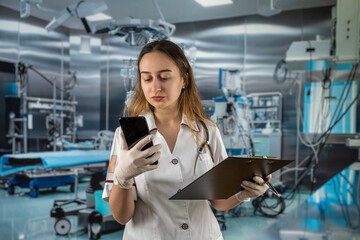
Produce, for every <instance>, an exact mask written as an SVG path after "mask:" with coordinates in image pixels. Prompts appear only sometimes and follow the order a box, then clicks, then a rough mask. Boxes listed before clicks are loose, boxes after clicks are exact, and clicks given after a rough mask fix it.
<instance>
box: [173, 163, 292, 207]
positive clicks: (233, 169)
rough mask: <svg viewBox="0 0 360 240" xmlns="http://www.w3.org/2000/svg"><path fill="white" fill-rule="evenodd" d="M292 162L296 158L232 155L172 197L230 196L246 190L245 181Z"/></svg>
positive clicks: (179, 198) (186, 198) (217, 197)
mask: <svg viewBox="0 0 360 240" xmlns="http://www.w3.org/2000/svg"><path fill="white" fill-rule="evenodd" d="M291 162H293V160H279V159H273V158H240V157H228V158H227V159H225V160H224V161H222V162H221V163H219V164H218V165H216V166H215V167H213V168H212V169H210V170H209V171H207V172H206V173H204V174H203V175H201V176H200V177H199V178H197V179H196V180H194V181H193V182H192V183H190V184H189V185H187V186H186V187H185V188H183V189H182V190H181V191H179V192H178V193H176V194H175V195H174V196H172V197H171V198H170V199H169V200H201V199H207V200H213V199H227V198H229V197H231V196H232V195H234V194H235V193H237V192H239V191H240V190H242V187H241V186H240V184H241V182H242V181H244V180H248V181H252V179H253V177H254V176H260V177H265V176H266V175H268V174H270V173H273V172H275V171H276V170H278V169H280V168H282V167H284V166H285V165H287V164H289V163H291Z"/></svg>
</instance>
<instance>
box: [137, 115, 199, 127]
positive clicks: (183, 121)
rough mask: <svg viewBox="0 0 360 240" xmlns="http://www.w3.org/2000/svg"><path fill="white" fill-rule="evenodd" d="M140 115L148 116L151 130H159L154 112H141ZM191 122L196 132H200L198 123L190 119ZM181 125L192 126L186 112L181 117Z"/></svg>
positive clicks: (147, 119)
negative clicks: (187, 119) (187, 120)
mask: <svg viewBox="0 0 360 240" xmlns="http://www.w3.org/2000/svg"><path fill="white" fill-rule="evenodd" d="M140 116H144V117H145V118H146V121H147V124H148V127H149V131H150V132H152V131H155V130H157V127H156V124H155V118H154V114H153V113H152V112H145V113H142V114H140ZM189 123H190V124H191V127H192V129H194V130H195V131H196V132H199V127H198V124H196V122H195V121H189ZM181 125H182V126H186V127H188V128H191V127H190V126H189V124H187V123H186V116H185V115H184V114H183V115H182V117H181Z"/></svg>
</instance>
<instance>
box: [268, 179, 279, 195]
mask: <svg viewBox="0 0 360 240" xmlns="http://www.w3.org/2000/svg"><path fill="white" fill-rule="evenodd" d="M265 183H266V185H268V187H269V188H270V190H271V191H272V192H273V193H274V194H275V196H276V197H280V194H279V193H278V191H277V190H276V188H275V187H274V186H273V185H272V184H271V183H270V182H269V181H268V180H267V179H265Z"/></svg>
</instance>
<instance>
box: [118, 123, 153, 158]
mask: <svg viewBox="0 0 360 240" xmlns="http://www.w3.org/2000/svg"><path fill="white" fill-rule="evenodd" d="M119 122H120V126H121V129H122V131H123V133H124V136H125V140H126V143H127V145H128V147H129V149H131V148H133V147H134V146H135V144H136V143H137V142H138V141H139V140H140V139H142V138H143V137H145V136H147V135H149V134H150V132H149V127H148V125H147V123H146V119H145V117H122V118H120V119H119ZM152 146H153V142H152V141H151V142H149V143H148V144H146V145H145V146H144V147H143V148H142V149H141V151H143V150H146V149H148V148H149V147H152ZM151 156H152V155H151ZM151 156H150V157H151ZM157 163H158V161H156V162H154V163H153V164H152V165H154V164H157Z"/></svg>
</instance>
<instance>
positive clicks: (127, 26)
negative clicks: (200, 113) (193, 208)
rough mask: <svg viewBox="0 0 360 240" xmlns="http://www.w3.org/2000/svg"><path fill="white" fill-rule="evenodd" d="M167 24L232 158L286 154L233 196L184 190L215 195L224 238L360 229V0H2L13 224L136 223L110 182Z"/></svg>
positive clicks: (89, 226)
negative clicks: (123, 125)
mask: <svg viewBox="0 0 360 240" xmlns="http://www.w3.org/2000/svg"><path fill="white" fill-rule="evenodd" d="M217 2H219V3H217ZM163 39H167V40H169V41H171V42H173V43H175V44H176V45H177V46H178V47H179V48H180V49H181V50H182V51H183V53H184V55H185V56H186V59H187V61H188V62H189V64H190V66H191V69H192V72H193V74H194V79H195V83H196V86H197V89H198V91H199V95H200V98H201V104H202V107H203V109H204V111H205V112H206V114H207V116H208V118H209V119H210V120H211V121H213V122H214V123H215V124H216V125H217V129H218V131H219V132H220V135H221V139H222V142H223V144H224V147H225V149H226V153H227V155H228V156H229V157H230V158H231V159H230V158H228V159H226V160H224V162H226V161H227V162H229V161H232V160H235V161H238V160H239V161H248V163H250V162H261V163H265V162H266V163H269V164H271V163H274V164H275V163H278V164H280V165H281V166H280V165H279V167H278V168H276V169H274V170H272V171H271V172H269V171H270V170H269V169H271V168H266V167H265V168H264V169H265V170H264V171H265V172H266V171H267V172H266V174H265V172H262V173H261V174H263V176H261V177H263V178H264V177H265V175H267V174H269V173H271V175H272V177H271V179H270V181H269V182H266V184H267V185H266V186H269V189H268V190H267V191H266V192H265V193H263V194H262V195H261V196H258V197H252V198H251V199H250V201H242V202H241V203H240V204H238V205H237V206H235V207H233V208H231V209H229V210H226V211H219V210H216V209H215V208H214V207H213V206H211V203H210V200H213V199H217V198H218V197H214V198H211V197H210V198H209V197H203V198H193V199H196V200H191V197H190V198H186V197H185V198H184V199H185V200H182V201H184V202H185V201H186V202H189V201H190V202H191V201H198V200H199V199H201V200H202V201H204V200H206V201H207V200H209V201H208V202H209V206H210V208H211V211H212V212H213V214H214V216H215V219H216V220H217V222H218V225H219V228H220V230H221V235H222V238H215V239H225V240H232V239H244V240H245V239H268V240H272V239H274V240H276V239H281V240H306V239H309V240H310V239H315V240H317V239H321V240H325V239H326V240H337V239H344V240H345V239H349V240H350V239H351V240H356V239H358V240H360V176H359V172H360V121H359V120H358V118H360V111H359V110H360V109H359V106H358V105H359V94H360V92H359V84H358V79H359V77H360V73H359V72H360V70H358V65H359V61H360V0H322V1H311V0H219V1H217V0H216V1H215V0H211V1H210V0H208V1H206V0H184V1H175V0H152V1H146V0H133V1H124V0H117V1H116V0H85V1H83V0H65V1H55V0H0V93H1V96H0V121H1V124H0V239H1V240H2V239H4V240H15V239H16V240H17V239H19V240H22V239H122V237H123V236H125V234H124V231H125V229H126V224H120V223H119V222H117V221H116V220H115V218H114V216H113V215H112V213H111V210H110V206H109V203H107V202H106V201H104V200H103V199H102V195H103V189H104V185H105V184H106V182H108V179H107V174H108V173H107V172H108V171H109V169H110V165H111V155H112V154H111V149H112V146H113V142H114V141H115V140H114V139H115V138H116V136H115V130H116V129H117V128H118V127H119V126H120V123H119V119H120V118H124V117H126V116H127V105H128V104H129V101H130V100H131V98H132V96H134V95H133V93H134V88H135V85H136V82H137V77H138V76H137V75H138V61H137V60H138V57H139V53H140V52H141V50H142V49H143V47H144V46H145V45H146V44H148V43H151V42H153V41H158V40H163ZM150 130H151V129H150ZM124 132H125V131H124ZM150 132H152V130H151V131H150ZM149 134H150V133H149ZM210 136H212V135H211V134H210ZM211 140H212V139H210V142H211ZM207 142H209V140H208V139H207ZM208 149H209V151H210V152H211V149H210V148H208ZM199 151H200V150H199ZM206 151H207V150H206ZM232 157H233V158H232ZM194 158H195V156H194ZM174 160H176V161H175V162H174ZM174 160H173V161H171V163H166V162H161V161H160V162H159V164H160V165H161V164H173V165H177V164H178V165H179V164H181V159H179V161H178V160H177V159H174ZM221 164H222V163H219V166H220V165H221ZM195 166H196V165H195ZM195 166H194V170H195ZM259 166H260V165H259ZM217 167H218V166H213V167H212V169H211V170H209V172H210V171H212V170H215V169H216V168H217ZM218 169H219V168H218ZM249 169H250V168H249ZM154 171H156V170H154ZM219 171H220V170H219ZM229 171H230V170H229ZM247 171H248V170H247V169H246V171H244V170H243V169H242V170H241V171H240V170H239V172H241V173H239V174H238V176H237V177H238V179H245V178H248V177H242V176H241V174H244V172H247ZM249 171H253V170H249ZM143 174H144V173H143ZM206 174H207V173H205V174H204V176H205V175H206ZM246 174H247V173H246ZM246 174H245V175H246ZM223 176H226V172H225V173H223ZM197 177H199V176H197ZM201 177H203V176H201ZM193 180H194V183H196V180H197V179H196V178H195V177H194V179H193ZM216 181H217V182H218V183H217V184H216V186H220V188H221V189H228V186H227V180H226V179H225V178H218V179H216ZM266 181H267V180H266ZM114 187H115V186H114ZM189 187H190V186H189ZM207 187H209V189H210V188H211V189H212V190H214V189H215V187H214V186H207ZM183 188H184V189H182V190H184V192H185V190H186V186H183ZM134 189H136V188H135V187H134V188H133V191H136V190H134ZM221 189H220V190H219V189H217V190H219V191H221ZM239 189H241V187H240V183H239V184H238V186H237V192H238V191H239ZM177 190H178V189H176V190H174V196H176V193H182V190H181V191H178V192H176V191H177ZM104 191H105V190H104ZM201 192H205V191H201ZM214 192H216V189H215V190H214ZM235 193H236V192H232V193H231V195H227V196H226V198H228V197H230V196H232V194H235ZM192 194H194V193H192ZM214 194H215V193H214ZM171 195H173V194H171ZM205 195H206V193H205ZM235 195H236V194H235ZM139 196H141V195H139ZM139 196H138V198H139ZM206 196H209V195H206ZM211 196H215V195H211ZM236 198H237V197H236ZM189 199H190V200H189ZM220 199H224V197H220ZM237 199H238V198H237ZM162 201H164V200H162ZM166 201H179V200H171V199H166ZM239 201H240V200H239ZM134 202H135V206H136V201H134ZM192 226H196V225H195V223H194V225H192V223H191V222H188V224H185V225H184V224H182V225H179V226H178V229H176V231H178V232H186V231H189V232H190V231H196V229H195V230H194V229H192ZM199 231H200V230H199ZM189 236H190V237H189V239H194V238H191V234H189ZM124 239H125V237H124ZM159 239H162V238H159ZM175 239H180V238H175ZM203 239H206V238H203Z"/></svg>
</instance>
